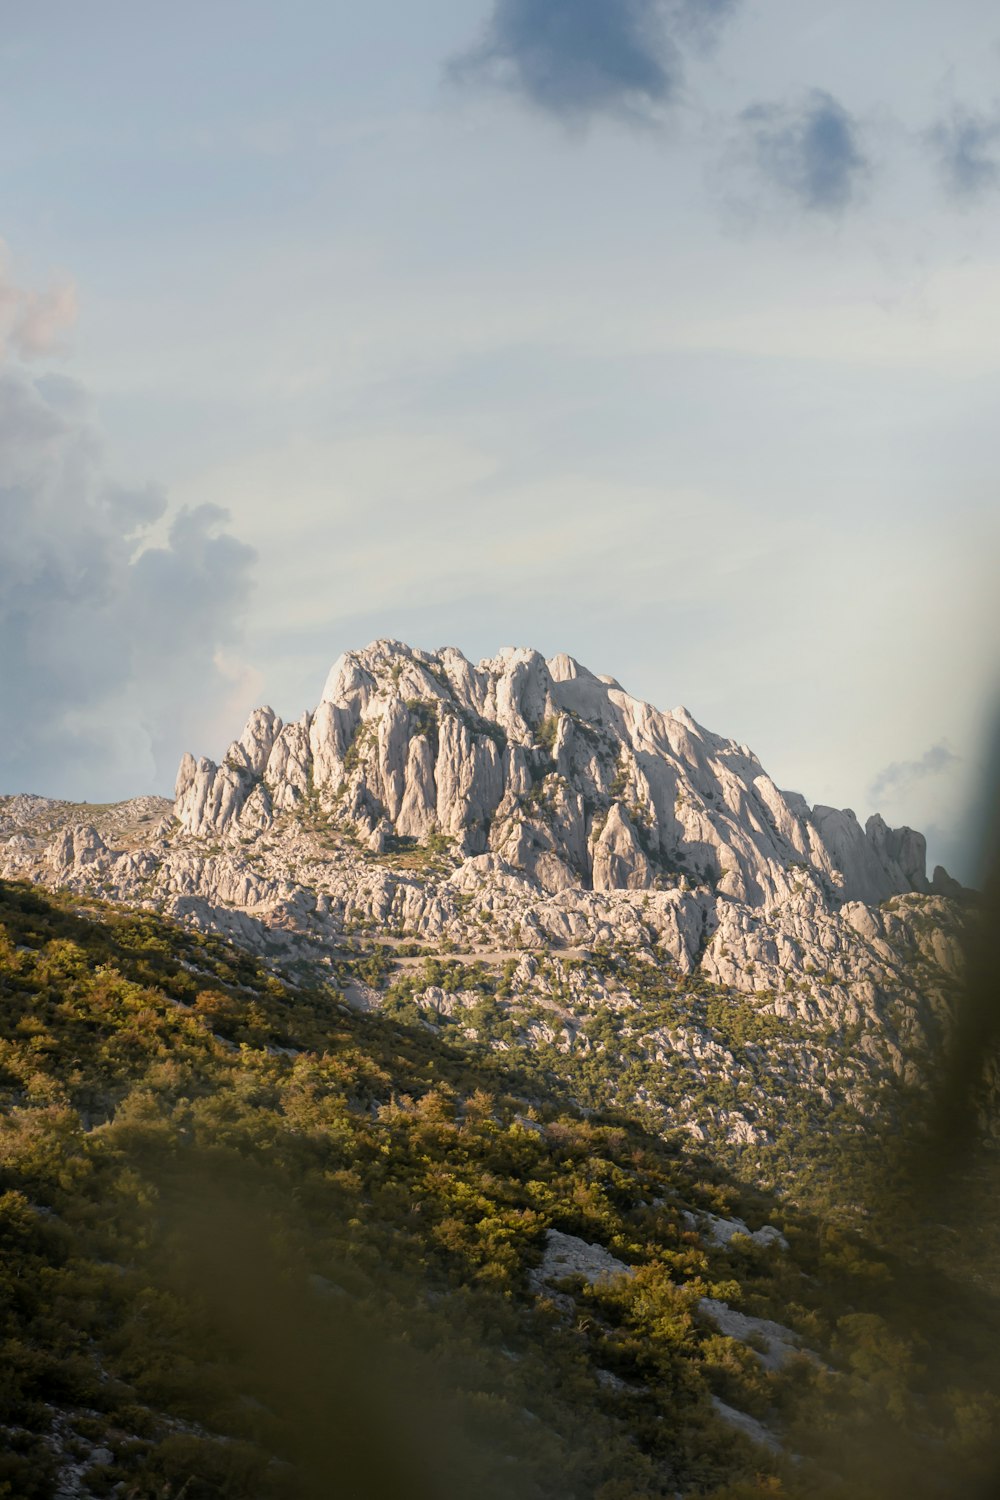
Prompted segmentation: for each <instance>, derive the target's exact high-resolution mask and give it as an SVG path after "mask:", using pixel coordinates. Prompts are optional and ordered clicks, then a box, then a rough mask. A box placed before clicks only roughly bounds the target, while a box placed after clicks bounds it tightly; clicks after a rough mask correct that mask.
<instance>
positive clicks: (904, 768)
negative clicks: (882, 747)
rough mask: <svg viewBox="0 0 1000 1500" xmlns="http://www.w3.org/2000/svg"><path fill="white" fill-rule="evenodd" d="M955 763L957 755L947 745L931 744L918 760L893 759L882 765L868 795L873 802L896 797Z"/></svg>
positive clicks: (956, 762) (938, 774)
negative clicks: (889, 762) (886, 764)
mask: <svg viewBox="0 0 1000 1500" xmlns="http://www.w3.org/2000/svg"><path fill="white" fill-rule="evenodd" d="M957 764H958V756H957V755H956V754H955V753H954V751H952V750H949V749H948V747H947V745H943V744H941V745H932V746H931V748H930V749H929V750H925V751H924V753H923V755H922V756H921V757H920V759H919V760H894V761H893V762H892V764H891V765H888V766H883V768H882V770H881V771H879V773H878V775H877V776H876V777H875V779H874V781H873V782H872V784H871V787H870V788H869V796H870V797H871V799H872V801H873V802H879V801H881V800H882V799H883V798H892V797H897V796H899V794H900V793H901V792H906V791H909V789H910V787H911V786H913V785H914V784H915V783H916V782H918V781H926V780H927V778H928V777H929V776H940V774H941V772H942V771H947V770H948V768H949V767H950V766H954V765H957Z"/></svg>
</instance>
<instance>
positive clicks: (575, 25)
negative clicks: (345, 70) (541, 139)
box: [448, 0, 736, 121]
mask: <svg viewBox="0 0 1000 1500" xmlns="http://www.w3.org/2000/svg"><path fill="white" fill-rule="evenodd" d="M735 3H736V0H672V3H670V0H494V7H493V13H492V15H491V17H490V19H489V21H488V22H487V25H486V29H485V33H484V35H483V37H482V39H481V40H480V41H479V42H478V43H477V44H476V45H475V46H473V47H471V48H470V49H469V50H468V51H466V52H464V53H462V54H461V55H460V56H458V57H456V58H453V59H452V61H451V62H450V64H449V65H448V71H449V73H450V74H451V76H452V77H454V78H461V79H471V78H476V79H483V80H486V81H488V82H490V83H493V84H496V85H499V86H500V87H505V88H508V89H511V90H513V91H514V92H517V93H519V94H521V95H522V96H523V97H524V98H526V99H527V100H528V101H529V102H530V103H531V104H533V105H535V106H536V107H538V108H539V109H542V110H545V111H547V112H548V113H550V114H554V115H558V116H561V117H563V118H565V119H568V120H574V121H582V120H587V119H589V118H591V117H593V116H596V115H600V114H612V115H618V116H626V117H630V118H632V119H634V120H647V121H648V120H650V119H654V118H656V117H657V115H658V114H659V112H661V111H662V109H663V107H664V106H665V105H667V104H669V103H670V102H671V100H672V99H673V98H674V96H675V95H676V93H677V91H678V89H679V87H680V82H681V75H682V66H683V64H682V55H681V54H682V48H683V47H684V46H685V45H687V44H704V43H705V42H706V41H707V40H708V39H709V38H710V37H711V36H712V34H713V33H714V31H715V30H716V29H717V27H718V25H719V24H720V23H721V22H722V20H724V18H725V17H726V16H727V15H728V14H729V12H730V11H731V10H732V9H733V8H734V6H735Z"/></svg>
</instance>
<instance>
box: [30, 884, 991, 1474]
mask: <svg viewBox="0 0 1000 1500" xmlns="http://www.w3.org/2000/svg"><path fill="white" fill-rule="evenodd" d="M0 1099H2V1104H3V1109H2V1115H0V1309H2V1310H0V1338H2V1341H3V1350H2V1354H3V1357H2V1361H0V1432H2V1434H3V1445H2V1446H3V1451H2V1452H0V1496H4V1495H8V1496H22V1495H23V1496H36V1495H37V1496H47V1495H52V1494H54V1493H55V1485H56V1475H57V1472H58V1470H59V1469H60V1467H62V1468H63V1469H65V1465H66V1464H67V1462H69V1461H70V1459H72V1458H74V1456H75V1461H76V1463H77V1470H78V1476H79V1484H80V1485H81V1486H82V1489H81V1491H80V1493H83V1494H92V1495H98V1496H99V1495H121V1496H129V1497H149V1500H152V1497H165V1496H172V1497H179V1496H181V1495H183V1496H184V1497H186V1500H201V1497H212V1496H220V1495H221V1496H232V1497H241V1496H242V1497H248V1500H249V1497H254V1500H267V1497H272V1496H273V1497H300V1496H305V1497H309V1496H317V1497H319V1496H324V1497H326V1496H341V1495H342V1496H345V1497H358V1500H380V1497H382V1496H386V1497H389V1496H392V1497H399V1496H403V1495H405V1496H407V1497H409V1500H421V1497H424V1496H426V1497H448V1500H452V1497H454V1500H459V1497H462V1500H464V1497H468V1496H473V1495H474V1496H476V1497H484V1500H491V1497H497V1500H500V1497H508V1496H510V1497H513V1496H517V1497H518V1500H559V1497H565V1500H570V1497H577V1500H586V1497H591V1496H592V1497H595V1500H640V1497H672V1496H674V1495H675V1494H678V1493H685V1494H691V1493H693V1494H704V1495H712V1496H715V1497H717V1500H742V1497H754V1496H756V1497H765V1496H771V1497H781V1496H787V1497H805V1496H820V1497H824V1496H826V1497H830V1500H834V1497H844V1500H846V1497H848V1496H849V1497H851V1500H869V1497H870V1500H882V1497H884V1496H887V1495H906V1496H925V1495H926V1496H937V1495H948V1494H962V1495H973V1494H976V1493H977V1492H978V1491H979V1489H981V1490H982V1493H984V1494H986V1493H992V1491H991V1490H989V1489H988V1488H987V1486H988V1484H989V1482H990V1481H989V1474H990V1467H989V1464H990V1458H991V1453H990V1441H991V1437H992V1434H993V1433H994V1432H995V1431H996V1429H997V1426H998V1425H1000V1424H998V1420H997V1419H998V1416H1000V1402H998V1401H997V1399H996V1396H995V1395H994V1394H993V1392H994V1391H995V1380H994V1377H995V1373H996V1350H997V1348H998V1347H1000V1316H998V1307H997V1302H996V1299H995V1298H994V1296H993V1294H992V1292H991V1291H990V1290H989V1289H988V1288H987V1287H986V1286H985V1285H984V1284H980V1283H979V1282H977V1280H976V1278H975V1276H974V1275H972V1274H968V1273H967V1268H965V1267H964V1266H963V1267H962V1268H961V1270H962V1274H961V1275H958V1274H956V1275H950V1274H949V1271H948V1267H947V1266H945V1267H943V1268H942V1266H941V1264H940V1257H939V1258H938V1260H937V1263H933V1262H931V1261H928V1260H926V1259H922V1258H921V1257H920V1256H919V1254H918V1253H916V1252H917V1251H918V1250H919V1247H918V1246H914V1245H912V1244H907V1243H901V1244H900V1245H899V1246H898V1247H897V1248H896V1249H895V1250H894V1249H892V1248H891V1246H889V1247H887V1238H886V1236H885V1235H884V1234H883V1236H882V1242H881V1245H880V1246H879V1247H876V1246H875V1245H873V1244H872V1243H870V1242H866V1240H864V1239H863V1238H862V1237H861V1236H859V1235H858V1234H857V1233H856V1232H855V1231H853V1230H851V1229H849V1228H846V1227H844V1225H843V1224H841V1223H838V1222H835V1220H834V1218H833V1217H832V1216H831V1217H830V1218H825V1217H823V1216H817V1215H815V1214H810V1213H807V1212H806V1211H805V1210H804V1209H801V1208H796V1207H794V1206H792V1205H791V1204H790V1202H788V1201H787V1200H786V1201H784V1202H776V1201H768V1200H767V1199H766V1198H765V1197H764V1196H763V1195H762V1194H761V1193H755V1192H754V1191H753V1190H752V1189H751V1188H748V1187H747V1186H746V1185H740V1184H738V1183H736V1182H734V1181H729V1180H727V1179H726V1177H725V1175H724V1174H723V1172H722V1170H721V1169H720V1168H718V1167H716V1168H713V1167H712V1166H710V1165H709V1164H707V1163H706V1162H705V1161H704V1160H703V1159H699V1158H696V1157H694V1156H692V1155H689V1154H687V1151H686V1149H685V1148H684V1147H682V1146H681V1145H680V1144H678V1143H677V1142H676V1141H666V1140H664V1139H662V1138H660V1137H658V1136H656V1135H655V1134H652V1133H649V1132H648V1131H647V1130H645V1129H644V1128H643V1125H642V1123H641V1122H639V1121H637V1120H633V1119H630V1118H629V1117H628V1116H627V1115H626V1114H624V1113H620V1112H618V1113H615V1112H608V1113H588V1112H585V1111H581V1110H580V1109H579V1108H577V1107H575V1106H574V1105H573V1103H572V1102H571V1101H570V1100H569V1099H568V1098H567V1097H566V1095H565V1093H560V1092H559V1091H558V1090H556V1089H553V1091H552V1092H546V1090H545V1087H544V1080H540V1079H539V1077H538V1076H537V1074H536V1075H534V1076H532V1077H530V1078H526V1077H525V1075H524V1074H521V1073H519V1072H518V1071H517V1065H516V1064H514V1063H511V1064H505V1061H504V1058H503V1057H502V1055H501V1056H496V1055H489V1054H487V1055H484V1056H479V1057H476V1056H472V1055H470V1054H469V1053H468V1052H467V1051H461V1050H458V1049H455V1048H452V1047H449V1045H448V1044H447V1042H446V1041H445V1040H444V1039H443V1038H441V1037H438V1036H436V1035H434V1034H432V1033H431V1032H430V1031H429V1030H428V1029H427V1028H426V1027H425V1026H423V1025H420V1024H414V1025H406V1024H401V1023H400V1022H399V1021H397V1020H393V1019H390V1018H388V1017H386V1016H379V1015H363V1016H359V1015H355V1014H353V1013H351V1012H349V1011H348V1010H347V1009H346V1008H345V1007H344V1005H343V1004H342V1002H341V998H340V997H339V995H338V994H337V992H336V991H333V990H329V989H328V990H312V991H309V990H294V991H293V990H291V989H289V988H287V987H286V986H285V985H284V984H282V983H281V982H279V980H278V979H276V978H275V977H274V975H273V974H271V973H269V972H268V970H267V969H266V968H265V967H263V966H262V965H261V964H260V963H258V962H257V961H256V960H254V959H253V958H251V957H249V956H247V955H245V954H242V953H240V952H239V951H237V950H235V949H233V948H230V947H228V946H226V945H224V944H222V943H220V942H218V941H216V940H214V939H210V938H207V937H205V936H203V935H200V934H198V933H195V932H193V931H191V930H189V929H186V928H181V927H176V926H172V925H170V924H168V923H165V922H163V921H162V920H160V919H159V918H156V917H154V916H151V915H149V914H146V913H135V912H127V911H123V910H119V909H114V908H111V907H108V906H103V905H102V904H101V903H99V902H89V903H86V904H83V903H81V902H80V901H79V899H78V898H73V899H71V898H68V897H65V898H63V897H59V896H51V895H49V894H46V893H43V892H42V891H40V890H38V889H35V888H31V887H27V886H19V885H10V884H0ZM692 1211H693V1212H694V1213H696V1214H697V1213H709V1212H710V1213H714V1214H722V1215H733V1214H736V1215H740V1216H742V1217H744V1218H745V1219H747V1220H748V1222H750V1223H759V1222H761V1221H762V1220H763V1219H765V1218H767V1219H769V1220H770V1222H772V1223H774V1224H775V1225H777V1226H778V1227H779V1228H780V1229H781V1230H782V1232H783V1233H784V1235H785V1236H786V1237H787V1240H788V1243H789V1246H790V1248H789V1250H788V1251H787V1252H785V1251H783V1250H782V1249H780V1248H779V1247H776V1246H771V1247H769V1248H763V1247H761V1246H759V1245H757V1244H755V1243H754V1242H752V1241H751V1240H749V1239H748V1238H747V1237H745V1236H742V1235H736V1236H735V1237H734V1238H733V1239H732V1240H731V1241H730V1243H729V1244H728V1245H727V1246H725V1247H716V1248H713V1247H707V1246H706V1245H705V1244H704V1243H703V1240H702V1238H701V1237H700V1236H699V1234H698V1233H697V1232H695V1230H694V1229H693V1228H692V1225H691V1221H690V1219H689V1218H687V1217H685V1214H686V1213H690V1212H692ZM549 1228H556V1229H559V1230H562V1231H563V1232H565V1233H568V1234H572V1235H577V1236H580V1237H582V1238H583V1239H585V1240H586V1241H588V1242H589V1243H596V1244H600V1245H602V1246H604V1247H605V1248H607V1249H608V1250H609V1251H610V1252H611V1253H612V1254H613V1255H615V1256H617V1257H619V1258H620V1259H621V1260H623V1261H625V1262H627V1263H628V1264H629V1265H631V1266H633V1267H635V1274H634V1275H632V1276H631V1277H619V1278H617V1279H615V1280H613V1281H611V1282H608V1283H607V1284H606V1285H603V1286H599V1287H590V1286H588V1285H586V1284H582V1283H580V1282H579V1281H578V1282H577V1283H575V1284H574V1283H569V1284H565V1285H563V1286H562V1287H561V1288H560V1289H559V1290H558V1291H557V1292H555V1293H554V1294H553V1295H551V1296H549V1295H543V1296H540V1297H539V1296H536V1295H535V1293H534V1288H533V1286H532V1283H531V1279H530V1276H531V1271H532V1269H533V1268H534V1267H537V1265H538V1264H539V1262H540V1260H541V1257H542V1254H543V1251H544V1246H545V1234H546V1230H547V1229H549ZM939 1228H941V1226H939ZM942 1232H944V1231H942ZM906 1234H907V1235H911V1234H912V1226H909V1227H908V1228H907V1231H906ZM904 1238H905V1236H904ZM706 1296H708V1297H714V1298H717V1299H720V1300H724V1301H727V1302H728V1303H729V1304H730V1305H732V1306H736V1307H738V1308H740V1309H741V1310H742V1311H744V1312H746V1313H749V1314H751V1315H756V1316H761V1317H768V1318H774V1319H777V1320H779V1321H780V1322H782V1323H784V1324H787V1325H789V1326H791V1327H792V1328H794V1329H795V1330H796V1331H797V1332H798V1333H799V1334H800V1335H801V1337H802V1339H803V1340H804V1343H805V1345H806V1346H808V1349H810V1350H812V1351H815V1352H816V1355H817V1356H818V1357H815V1358H814V1357H812V1356H811V1355H809V1354H805V1353H804V1354H802V1355H801V1356H798V1357H795V1358H793V1359H792V1360H791V1361H790V1362H789V1363H788V1364H787V1365H786V1366H785V1368H784V1369H782V1370H780V1371H772V1370H769V1369H767V1368H765V1366H764V1364H763V1363H762V1362H761V1360H760V1359H759V1358H758V1357H757V1355H756V1353H755V1352H754V1350H753V1349H751V1348H749V1347H748V1346H747V1345H746V1344H743V1343H739V1342H736V1341H735V1340H733V1339H730V1338H726V1337H724V1336H723V1335H721V1334H720V1333H718V1332H717V1331H716V1330H715V1329H714V1328H713V1327H712V1326H711V1325H710V1324H708V1323H706V1322H705V1321H704V1320H703V1319H701V1318H700V1317H699V1315H698V1310H697V1306H698V1303H699V1301H700V1299H701V1298H703V1297H706ZM713 1397H714V1398H716V1399H717V1400H721V1401H722V1402H725V1403H726V1405H727V1406H729V1407H731V1408H735V1409H736V1410H738V1411H740V1412H743V1413H746V1414H747V1415H748V1416H750V1417H753V1418H755V1419H757V1420H759V1421H760V1422H762V1423H764V1424H766V1426H767V1427H768V1429H770V1430H773V1431H774V1432H776V1433H777V1434H778V1435H779V1437H780V1441H781V1444H782V1447H783V1451H781V1452H777V1453H772V1452H771V1451H769V1450H768V1449H767V1448H765V1447H762V1446H761V1445H760V1444H758V1443H754V1442H753V1441H751V1440H750V1439H749V1438H748V1437H746V1436H744V1435H743V1434H742V1433H740V1432H738V1431H736V1430H734V1429H733V1428H732V1427H731V1426H728V1425H726V1424H725V1423H724V1422H723V1421H722V1420H721V1419H720V1417H719V1415H718V1413H717V1410H716V1408H715V1406H713V1399H712V1398H713ZM847 1435H849V1441H848V1440H847ZM956 1476H959V1479H960V1485H959V1486H958V1487H956ZM977 1487H978V1488H977Z"/></svg>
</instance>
